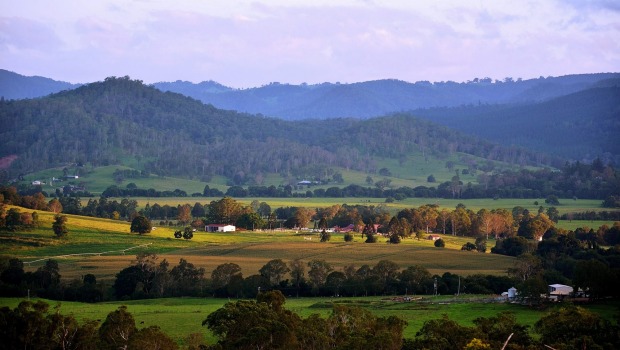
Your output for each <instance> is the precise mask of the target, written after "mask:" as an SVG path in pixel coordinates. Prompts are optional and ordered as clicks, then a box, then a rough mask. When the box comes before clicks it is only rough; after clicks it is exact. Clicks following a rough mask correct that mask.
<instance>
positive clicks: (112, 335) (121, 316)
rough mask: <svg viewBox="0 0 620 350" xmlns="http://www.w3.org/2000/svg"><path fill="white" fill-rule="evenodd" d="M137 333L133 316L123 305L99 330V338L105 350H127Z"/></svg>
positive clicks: (111, 313)
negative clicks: (131, 339)
mask: <svg viewBox="0 0 620 350" xmlns="http://www.w3.org/2000/svg"><path fill="white" fill-rule="evenodd" d="M137 331H138V330H137V329H136V321H135V320H134V318H133V315H132V314H131V313H129V311H127V306H124V305H123V306H119V307H118V309H117V310H115V311H112V312H110V313H109V314H108V316H107V317H106V319H105V321H103V323H102V324H101V327H100V328H99V338H100V339H101V343H102V346H103V348H105V349H127V348H128V346H129V340H130V338H131V337H132V336H133V335H134V334H135V333H136V332H137Z"/></svg>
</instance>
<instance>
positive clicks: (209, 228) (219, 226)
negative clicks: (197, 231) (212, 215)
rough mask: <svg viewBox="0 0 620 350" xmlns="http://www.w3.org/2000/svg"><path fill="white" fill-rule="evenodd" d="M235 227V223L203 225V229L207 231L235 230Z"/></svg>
mask: <svg viewBox="0 0 620 350" xmlns="http://www.w3.org/2000/svg"><path fill="white" fill-rule="evenodd" d="M236 229H237V228H236V227H235V225H226V224H209V225H207V226H205V231H207V232H235V230H236Z"/></svg>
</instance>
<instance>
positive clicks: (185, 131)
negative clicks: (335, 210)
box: [0, 77, 548, 183]
mask: <svg viewBox="0 0 620 350" xmlns="http://www.w3.org/2000/svg"><path fill="white" fill-rule="evenodd" d="M0 120H1V121H2V125H3V126H4V128H3V129H2V130H1V131H0V137H1V139H2V147H0V158H2V157H9V156H13V157H15V156H16V157H17V159H16V160H15V161H13V162H12V163H11V166H10V168H9V171H10V173H11V175H12V176H16V174H19V173H28V172H31V171H36V170H40V169H45V168H49V167H53V166H59V165H65V164H67V163H90V164H93V165H95V166H97V165H106V164H123V163H126V162H128V161H131V164H132V165H134V166H135V165H136V164H137V165H138V166H137V167H138V168H143V169H144V170H147V171H150V172H151V173H155V174H161V175H177V176H183V177H196V178H209V177H211V176H213V175H223V176H226V177H228V178H230V179H233V178H235V179H236V181H235V182H236V183H245V182H246V181H247V179H249V178H251V177H252V176H255V175H256V174H259V173H277V174H284V175H288V174H291V173H293V172H300V171H304V169H310V168H312V169H316V168H317V167H318V168H325V167H344V168H347V169H355V170H362V171H368V172H374V171H376V170H377V169H376V165H375V164H374V161H373V157H387V158H392V159H399V158H401V157H405V156H407V155H408V154H411V153H412V152H423V153H424V154H425V155H428V156H445V155H448V154H451V153H453V152H464V153H469V154H472V155H477V156H481V157H485V158H488V159H494V160H502V161H508V162H512V163H515V164H543V163H546V162H547V161H548V160H547V159H546V158H545V157H544V156H541V155H539V154H535V153H531V152H527V151H523V150H519V149H515V148H502V147H498V146H496V145H494V144H491V143H489V142H481V141H478V140H476V139H475V138H472V137H466V136H463V135H461V134H459V133H457V132H454V131H452V130H450V129H447V128H445V127H442V126H437V125H435V124H433V123H430V122H427V121H422V120H419V119H416V118H414V117H412V116H409V115H404V114H401V115H392V116H386V117H382V118H377V119H371V120H365V121H360V120H355V119H333V120H306V121H299V122H288V121H284V120H280V119H275V118H265V117H261V116H253V115H247V114H240V113H237V112H233V111H224V110H220V109H216V108H214V107H213V106H210V105H204V104H202V103H201V102H200V101H197V100H194V99H191V98H188V97H185V96H182V95H179V94H175V93H169V92H168V93H164V92H161V91H159V90H157V89H155V88H153V87H149V86H146V85H144V84H143V83H142V82H140V81H134V80H131V79H129V78H128V77H124V78H108V79H106V80H105V81H104V82H98V83H92V84H89V85H85V86H82V87H80V88H78V89H75V90H72V91H65V92H62V93H58V94H55V95H51V96H49V97H46V98H39V99H33V100H19V101H15V100H13V101H6V100H5V101H2V102H1V103H0Z"/></svg>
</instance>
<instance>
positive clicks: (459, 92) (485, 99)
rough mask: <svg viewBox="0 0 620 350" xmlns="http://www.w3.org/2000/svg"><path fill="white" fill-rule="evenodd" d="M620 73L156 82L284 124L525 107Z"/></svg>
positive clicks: (188, 94) (213, 103) (575, 90)
mask: <svg viewBox="0 0 620 350" xmlns="http://www.w3.org/2000/svg"><path fill="white" fill-rule="evenodd" d="M619 77H620V74H618V73H600V74H581V75H568V76H562V77H548V78H543V77H540V78H538V79H528V80H520V79H519V80H512V79H509V78H507V79H505V80H504V81H492V80H491V79H489V78H485V79H474V80H473V81H470V82H466V83H456V82H452V81H448V82H434V83H431V82H428V81H421V82H416V83H408V82H405V81H400V80H393V79H391V80H376V81H368V82H360V83H353V84H338V83H336V84H331V83H323V84H317V85H307V84H302V85H290V84H281V83H271V84H268V85H264V86H261V87H257V88H251V89H243V90H235V89H226V88H222V87H218V88H216V89H213V88H210V89H205V88H204V86H205V84H208V85H209V86H213V82H206V83H205V82H203V83H200V84H191V83H188V82H175V83H156V84H154V86H155V87H157V88H158V89H161V90H163V91H172V92H178V93H182V94H185V95H187V96H191V97H193V98H195V99H198V100H200V101H202V102H204V103H209V104H212V105H214V106H216V107H218V108H223V109H230V110H236V111H240V112H247V113H254V114H258V113H260V114H264V115H268V116H273V117H278V118H282V119H287V120H297V119H308V118H312V119H325V118H341V117H345V118H346V117H354V118H370V117H376V116H380V115H385V114H389V113H395V112H402V111H408V110H414V109H421V108H432V107H457V106H462V105H478V104H529V103H536V102H541V101H546V100H549V99H552V98H555V97H559V96H564V95H568V94H572V93H575V92H578V91H582V90H586V89H589V88H591V87H594V86H596V85H597V84H598V83H600V82H601V81H604V80H607V79H613V78H615V79H618V78H619Z"/></svg>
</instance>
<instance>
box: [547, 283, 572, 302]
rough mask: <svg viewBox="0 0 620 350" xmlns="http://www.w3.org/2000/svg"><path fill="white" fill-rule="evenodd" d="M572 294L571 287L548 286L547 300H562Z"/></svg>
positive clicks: (561, 285)
mask: <svg viewBox="0 0 620 350" xmlns="http://www.w3.org/2000/svg"><path fill="white" fill-rule="evenodd" d="M572 293H573V287H571V286H567V285H564V284H550V285H549V299H551V300H562V299H564V298H566V297H568V296H570V295H571V294H572Z"/></svg>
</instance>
